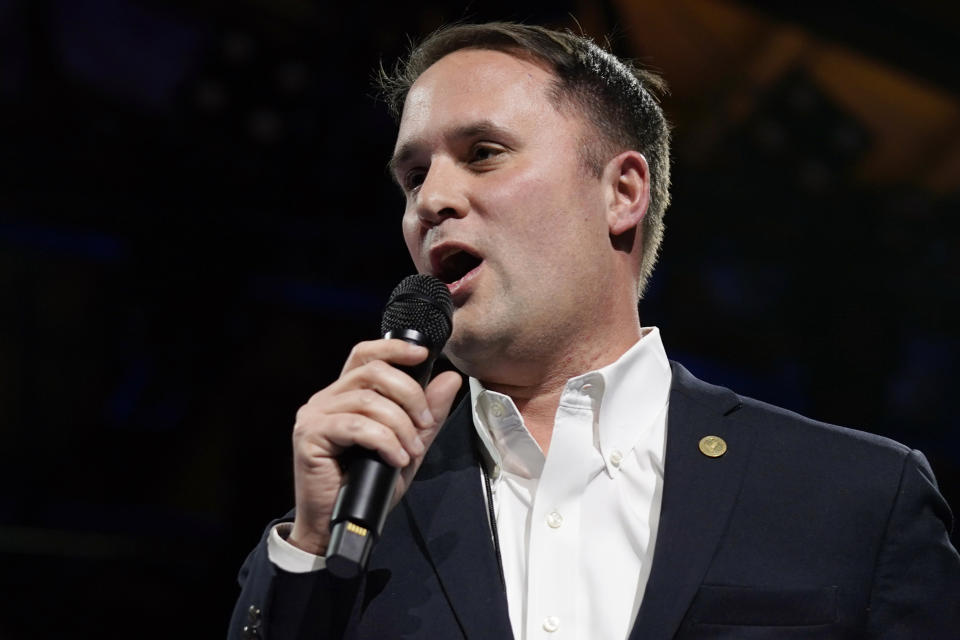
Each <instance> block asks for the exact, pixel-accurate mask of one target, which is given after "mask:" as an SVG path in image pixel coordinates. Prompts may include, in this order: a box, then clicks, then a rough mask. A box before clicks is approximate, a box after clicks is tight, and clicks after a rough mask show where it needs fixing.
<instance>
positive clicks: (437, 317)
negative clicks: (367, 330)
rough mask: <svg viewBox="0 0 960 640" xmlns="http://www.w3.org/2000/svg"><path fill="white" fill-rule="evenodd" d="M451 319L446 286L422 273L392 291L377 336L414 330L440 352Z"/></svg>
mask: <svg viewBox="0 0 960 640" xmlns="http://www.w3.org/2000/svg"><path fill="white" fill-rule="evenodd" d="M452 318H453V300H452V299H451V298H450V291H449V290H448V289H447V285H445V284H444V283H442V282H441V281H440V280H438V279H437V278H434V277H433V276H431V275H427V274H425V273H421V274H417V275H412V276H407V277H406V278H404V279H403V280H401V281H400V284H398V285H397V286H396V288H394V290H393V293H391V294H390V299H389V300H387V307H386V309H384V310H383V321H382V322H381V324H380V329H381V332H380V333H381V335H385V334H386V333H388V332H390V331H400V330H402V329H414V330H416V331H419V332H420V333H422V334H423V335H425V336H426V337H427V339H428V340H430V342H431V344H432V345H433V348H435V349H439V348H440V347H442V346H443V345H444V344H446V342H447V339H448V338H449V337H450V332H451V331H452V330H453V320H452Z"/></svg>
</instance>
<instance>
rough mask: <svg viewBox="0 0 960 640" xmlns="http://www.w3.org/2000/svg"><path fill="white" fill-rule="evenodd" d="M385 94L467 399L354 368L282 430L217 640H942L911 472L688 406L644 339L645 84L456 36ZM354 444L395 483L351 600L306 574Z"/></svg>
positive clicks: (875, 441) (527, 31)
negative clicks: (284, 474)
mask: <svg viewBox="0 0 960 640" xmlns="http://www.w3.org/2000/svg"><path fill="white" fill-rule="evenodd" d="M386 86H387V89H388V94H389V96H390V97H391V99H392V100H393V104H394V105H396V106H398V107H401V106H402V116H401V118H400V129H399V133H398V137H397V143H396V149H395V153H394V157H393V159H392V161H391V169H392V171H393V174H394V177H395V178H396V180H397V182H398V184H399V185H400V186H401V188H402V189H403V191H404V194H405V196H406V209H405V212H404V217H403V233H404V238H405V240H406V243H407V247H408V249H409V251H410V254H411V256H412V257H413V260H414V263H415V264H416V266H417V270H418V271H420V272H425V273H432V274H434V275H437V276H438V277H439V278H441V279H442V280H444V281H445V282H448V283H449V284H448V287H449V289H450V291H451V294H452V296H453V300H454V304H455V309H456V310H455V315H454V323H453V324H454V329H453V335H452V337H451V339H450V341H449V342H448V344H447V347H446V352H447V354H448V355H449V357H450V359H451V361H452V362H453V363H454V364H455V365H456V366H457V367H458V368H459V369H460V370H461V371H463V372H464V373H466V374H467V375H468V376H470V397H469V398H468V399H466V400H465V401H464V402H463V403H461V405H460V406H459V408H457V409H456V410H455V411H454V412H453V413H452V414H451V416H450V418H449V419H448V414H450V411H451V405H452V402H453V398H454V395H455V394H456V392H457V390H458V388H459V386H460V379H459V376H458V375H457V374H456V373H453V372H446V373H443V374H440V375H438V376H437V377H436V378H435V379H434V380H433V381H432V382H431V383H430V385H429V386H428V387H427V388H426V390H422V389H420V388H419V387H418V385H417V384H416V383H415V382H414V381H413V380H412V379H411V378H409V377H408V376H407V375H406V374H404V373H401V372H400V371H399V370H398V369H396V368H394V367H392V366H390V365H409V364H414V363H417V362H420V361H421V360H422V359H423V358H424V357H425V356H426V351H425V350H424V349H423V348H420V347H414V346H410V345H407V344H405V343H403V342H400V341H395V340H374V341H370V342H365V343H362V344H359V345H357V346H356V347H355V348H354V349H353V351H352V352H351V354H350V356H349V357H348V359H347V362H346V364H345V365H344V368H343V372H342V374H341V376H340V378H339V379H338V380H336V381H335V382H334V383H332V384H331V385H330V386H329V387H327V388H325V389H323V390H322V391H320V392H318V393H317V394H316V395H314V396H313V397H312V398H311V399H310V400H309V401H308V402H307V403H306V404H305V405H304V406H303V407H302V408H301V409H300V411H299V412H298V414H297V421H296V426H295V428H294V436H293V441H294V465H295V482H296V503H297V504H296V510H295V516H294V517H293V518H292V524H291V522H290V518H287V519H286V521H282V522H280V523H275V524H274V525H272V526H271V527H270V528H268V530H267V533H266V535H265V537H264V540H263V541H262V542H261V544H260V546H259V547H258V548H257V549H255V550H254V552H253V553H251V555H250V557H249V558H248V559H247V562H246V564H245V565H244V568H243V569H242V570H241V584H242V585H243V591H242V593H241V596H240V599H239V601H238V603H237V607H236V610H235V612H234V618H233V620H232V622H231V629H230V634H231V637H270V638H294V637H296V638H300V637H304V638H306V637H315V638H327V637H350V638H393V637H403V638H428V637H429V638H458V637H468V638H505V637H510V635H511V634H512V635H513V636H514V637H516V638H518V639H519V638H526V639H531V638H554V637H556V638H560V637H564V638H627V637H629V638H636V639H640V638H643V639H649V638H671V637H678V638H681V637H682V638H700V637H703V638H706V637H710V638H721V637H724V638H725V637H730V638H742V637H751V638H752V637H757V638H761V637H785V636H786V637H804V638H814V637H822V638H837V637H863V636H867V637H878V638H879V637H883V638H888V637H889V638H893V637H898V638H899V637H923V638H947V637H956V635H957V629H958V628H960V626H958V625H960V559H958V556H957V553H956V551H955V550H954V549H953V547H952V546H951V545H950V542H949V539H948V530H949V527H950V520H951V516H950V513H949V509H948V508H947V506H946V504H945V502H944V501H943V499H942V498H941V497H940V495H939V493H938V492H937V490H936V487H935V483H934V480H933V477H932V474H931V472H930V470H929V467H928V466H927V464H926V461H925V460H924V459H923V457H922V455H920V454H919V453H917V452H914V451H910V450H909V449H907V448H906V447H903V446H901V445H898V444H896V443H893V442H890V441H888V440H885V439H882V438H879V437H876V436H871V435H868V434H864V433H859V432H854V431H850V430H846V429H842V428H839V427H832V426H829V425H824V424H820V423H816V422H813V421H810V420H807V419H805V418H802V417H800V416H797V415H795V414H791V413H789V412H786V411H783V410H780V409H777V408H774V407H770V406H768V405H764V404H762V403H759V402H756V401H753V400H750V399H747V398H741V397H739V396H737V395H736V394H734V393H733V392H731V391H729V390H727V389H722V388H719V387H714V386H711V385H707V384H705V383H703V382H700V381H699V380H696V379H695V378H693V377H692V376H691V375H690V374H689V373H688V372H686V371H685V370H684V369H683V368H682V367H680V366H679V365H676V364H673V365H671V364H670V363H669V362H668V361H667V359H666V356H665V353H664V350H663V346H662V344H661V341H660V335H659V332H658V331H657V329H655V328H642V327H641V324H640V320H639V318H638V311H637V299H638V296H639V295H640V294H641V293H642V290H643V287H644V285H645V284H646V281H647V279H648V278H649V275H650V272H651V270H652V268H653V264H654V262H655V259H656V254H657V248H658V245H659V242H660V237H661V234H662V218H663V213H664V210H665V208H666V206H667V203H668V200H669V196H668V185H669V155H668V141H669V133H668V129H667V125H666V122H665V120H664V118H663V114H662V113H661V111H660V108H659V106H658V105H657V102H656V100H655V99H654V97H653V91H655V90H657V89H658V88H660V87H659V83H658V80H657V79H656V77H655V76H652V75H651V74H649V73H646V72H643V71H639V70H636V69H634V68H632V67H630V66H628V65H626V64H624V63H623V62H621V61H619V60H617V59H616V58H614V57H612V56H610V55H609V54H607V53H605V52H603V51H602V50H600V49H599V48H597V47H596V46H595V45H593V44H592V43H590V42H589V41H587V40H586V39H583V38H579V37H576V36H573V35H570V34H563V33H557V32H553V31H549V30H546V29H542V28H539V27H528V26H522V25H512V24H490V25H461V26H456V27H452V28H449V29H446V30H444V31H441V32H439V33H437V34H434V35H433V36H431V37H430V38H429V39H428V40H427V41H426V42H424V43H423V44H421V45H420V46H419V47H418V48H417V49H416V50H414V52H413V53H412V54H411V56H410V59H409V60H408V61H407V62H406V65H405V66H403V67H401V68H400V71H399V73H398V75H397V77H396V78H393V79H388V82H387V83H386ZM353 445H360V446H362V447H366V448H368V449H373V450H376V451H377V452H378V453H379V454H380V455H381V457H382V458H383V459H384V460H385V461H386V462H388V463H389V464H392V465H394V466H397V467H400V468H401V469H402V473H401V480H400V482H399V486H398V488H397V491H396V496H395V498H396V506H395V508H394V509H393V511H392V512H391V515H390V517H389V519H388V521H387V524H386V527H385V529H384V533H383V537H382V539H381V540H380V542H379V544H378V546H377V547H376V548H375V550H374V553H373V556H372V558H371V561H370V566H369V569H368V571H367V572H366V574H365V575H363V576H361V577H360V578H358V579H356V580H349V581H347V580H338V579H336V578H334V577H332V576H331V575H329V573H328V572H327V571H326V570H325V568H324V566H325V565H324V559H323V554H324V553H325V551H326V547H327V543H328V541H329V519H330V513H331V510H332V507H333V503H334V500H335V497H336V494H337V490H338V488H339V486H340V483H341V480H342V472H341V469H340V466H339V464H338V460H337V458H338V456H339V455H340V454H341V453H342V452H343V451H344V449H345V448H346V447H349V446H353ZM491 506H492V508H491V509H489V511H488V507H491ZM488 513H489V514H490V515H489V516H488Z"/></svg>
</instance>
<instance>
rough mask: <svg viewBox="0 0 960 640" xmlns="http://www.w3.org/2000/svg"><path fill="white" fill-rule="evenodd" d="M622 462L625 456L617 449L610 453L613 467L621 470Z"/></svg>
mask: <svg viewBox="0 0 960 640" xmlns="http://www.w3.org/2000/svg"><path fill="white" fill-rule="evenodd" d="M621 462H623V454H622V453H620V452H619V451H618V450H616V449H614V450H613V451H611V452H610V464H612V465H613V466H615V467H617V468H619V467H620V463H621Z"/></svg>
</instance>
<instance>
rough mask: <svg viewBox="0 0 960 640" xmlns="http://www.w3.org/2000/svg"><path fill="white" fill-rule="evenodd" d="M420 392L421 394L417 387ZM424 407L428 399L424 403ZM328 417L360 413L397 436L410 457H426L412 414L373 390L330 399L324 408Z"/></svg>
mask: <svg viewBox="0 0 960 640" xmlns="http://www.w3.org/2000/svg"><path fill="white" fill-rule="evenodd" d="M417 392H418V393H420V394H421V395H422V391H421V390H420V388H419V387H417ZM423 402H424V404H425V403H426V399H425V398H424V400H423ZM324 411H325V412H326V413H329V414H335V413H358V414H360V415H364V416H366V417H368V418H370V419H371V420H375V421H376V422H379V423H380V424H382V425H385V426H387V427H389V428H391V429H393V430H394V432H396V434H397V436H398V438H399V439H400V442H402V443H403V446H404V448H405V449H406V450H407V452H408V453H409V454H410V455H411V456H416V455H419V454H421V453H423V444H422V443H421V442H420V439H419V438H418V429H417V427H416V425H414V423H413V420H412V419H411V418H410V416H409V414H407V412H406V411H405V410H404V409H403V408H402V407H401V406H400V405H398V404H397V403H396V402H394V401H392V400H390V399H388V398H386V397H384V396H383V395H381V394H380V393H378V392H377V391H375V390H373V389H354V390H351V391H347V392H345V393H340V394H337V395H335V396H333V397H331V398H330V399H329V401H328V403H327V404H326V406H325V407H324Z"/></svg>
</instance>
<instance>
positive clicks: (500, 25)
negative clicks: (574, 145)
mask: <svg viewBox="0 0 960 640" xmlns="http://www.w3.org/2000/svg"><path fill="white" fill-rule="evenodd" d="M460 49H492V50H495V51H503V52H504V53H509V54H511V55H514V56H522V57H526V58H529V59H531V60H533V61H535V62H541V63H544V64H546V65H547V67H548V68H549V69H550V70H551V71H552V72H553V73H554V75H555V76H556V79H555V82H554V85H553V86H552V87H551V91H550V99H551V101H552V102H553V103H554V105H555V106H557V107H558V108H559V107H560V106H561V105H562V104H563V103H564V102H565V101H570V103H571V104H573V105H574V106H575V107H577V108H579V110H580V111H581V113H582V115H583V116H585V117H586V119H587V121H588V122H589V123H590V124H591V125H592V126H593V127H594V129H595V130H596V131H597V132H598V133H599V134H600V135H599V136H597V137H593V136H590V137H589V140H586V141H584V144H583V145H582V148H583V160H584V162H585V165H586V166H587V168H588V169H589V170H591V171H593V172H594V173H595V175H597V177H599V176H600V174H601V172H602V171H603V167H604V165H605V164H606V163H607V161H608V160H609V159H610V158H612V157H614V156H615V155H617V154H618V153H620V152H622V151H626V150H628V149H632V150H636V151H639V152H640V153H642V154H643V155H644V157H645V158H646V159H647V163H648V165H649V167H650V176H651V180H650V206H649V207H648V209H647V213H646V216H645V217H644V220H643V250H642V257H641V259H640V279H639V286H638V295H642V294H643V292H644V290H645V289H646V286H647V283H648V281H649V279H650V275H651V274H652V273H653V267H654V265H655V264H656V261H657V254H658V251H659V248H660V242H661V241H662V239H663V229H664V225H663V216H664V213H665V212H666V209H667V205H668V204H669V203H670V126H669V124H668V123H667V120H666V118H665V117H664V115H663V110H662V109H661V108H660V105H659V102H658V98H659V96H660V95H661V94H663V93H665V92H666V83H665V82H664V81H663V79H662V78H660V76H658V75H657V74H655V73H653V72H652V71H649V70H647V69H644V68H641V67H639V66H637V65H636V64H634V63H632V62H631V61H625V60H621V59H620V58H617V57H616V56H614V55H613V54H611V53H609V52H608V51H606V50H604V49H602V48H601V47H599V46H597V44H596V43H594V42H593V41H592V40H591V39H589V38H587V37H585V36H578V35H576V34H574V33H572V32H570V31H556V30H553V29H547V28H545V27H540V26H535V25H525V24H518V23H512V22H490V23H485V24H457V25H452V26H447V27H443V28H441V29H439V30H437V31H435V32H433V33H432V34H430V35H429V36H427V37H426V38H425V39H424V40H423V41H422V42H420V43H419V44H417V45H415V46H413V47H412V48H411V51H410V54H409V55H408V56H407V57H406V58H405V59H403V60H400V61H399V62H398V63H397V65H396V67H395V68H394V70H393V71H392V72H387V71H385V70H383V69H381V70H380V74H379V77H378V84H379V87H380V91H381V94H382V95H383V97H384V98H385V100H386V102H387V105H388V106H389V108H390V111H391V113H392V114H393V116H394V117H395V118H397V119H398V120H399V117H400V114H401V112H402V111H403V104H404V101H405V100H406V98H407V93H408V92H409V91H410V87H411V86H412V85H413V83H414V82H416V80H417V78H419V77H420V74H422V73H423V72H424V71H426V70H427V68H428V67H430V66H431V65H433V64H434V63H435V62H437V61H438V60H440V59H441V58H443V57H444V56H446V55H448V54H450V53H453V52H454V51H458V50H460Z"/></svg>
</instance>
